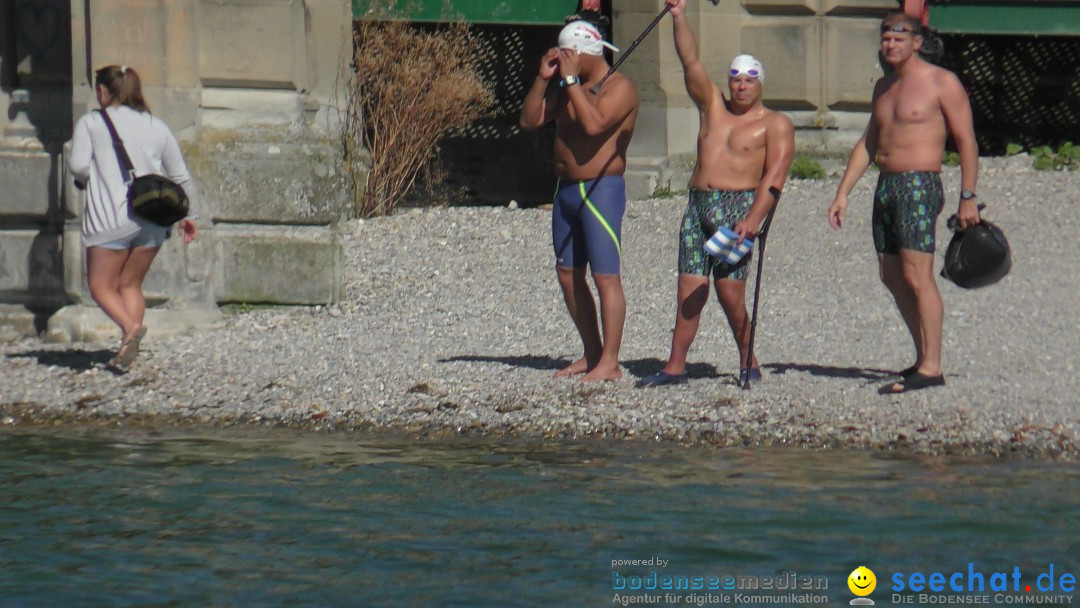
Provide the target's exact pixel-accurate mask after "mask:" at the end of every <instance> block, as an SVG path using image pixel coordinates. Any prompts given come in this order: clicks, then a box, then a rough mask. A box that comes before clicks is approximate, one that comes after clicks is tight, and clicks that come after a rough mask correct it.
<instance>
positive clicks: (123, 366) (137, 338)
mask: <svg viewBox="0 0 1080 608" xmlns="http://www.w3.org/2000/svg"><path fill="white" fill-rule="evenodd" d="M145 335H146V326H145V325H143V326H141V327H139V329H136V330H135V331H134V332H133V333H132V334H131V337H129V338H128V339H127V340H124V342H123V343H122V344H121V345H120V351H119V352H118V353H116V356H115V357H113V358H112V359H110V360H109V362H108V363H107V364H106V365H108V366H109V367H115V368H117V369H119V370H122V371H127V368H128V367H131V364H132V363H134V362H135V357H138V356H139V343H140V342H142V339H143V336H145Z"/></svg>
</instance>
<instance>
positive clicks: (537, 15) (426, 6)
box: [352, 0, 578, 25]
mask: <svg viewBox="0 0 1080 608" xmlns="http://www.w3.org/2000/svg"><path fill="white" fill-rule="evenodd" d="M372 5H375V6H376V7H389V8H390V14H389V15H386V14H380V15H378V16H379V17H380V18H386V17H390V18H402V19H409V20H410V21H427V22H438V21H449V20H453V19H455V18H457V17H461V18H463V19H464V20H465V21H467V22H469V23H507V24H511V23H512V24H530V25H562V24H563V20H564V19H566V16H567V15H571V14H573V13H574V12H575V11H577V7H578V0H526V1H523V0H353V3H352V7H353V18H354V19H363V18H364V17H365V16H367V11H368V7H370V6H372Z"/></svg>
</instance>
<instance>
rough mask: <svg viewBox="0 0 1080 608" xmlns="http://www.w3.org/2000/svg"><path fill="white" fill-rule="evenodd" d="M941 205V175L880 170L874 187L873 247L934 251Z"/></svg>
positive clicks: (887, 251)
mask: <svg viewBox="0 0 1080 608" xmlns="http://www.w3.org/2000/svg"><path fill="white" fill-rule="evenodd" d="M944 205H945V195H944V192H943V191H942V188H941V175H940V174H938V173H932V172H930V171H904V172H903V173H882V174H881V175H880V176H879V177H878V183H877V188H876V189H875V190H874V219H873V229H874V249H875V250H877V252H878V253H883V254H887V255H896V254H898V253H900V250H901V249H910V250H914V251H922V252H924V253H934V231H935V229H936V228H937V217H938V215H939V214H940V213H941V209H942V207H944Z"/></svg>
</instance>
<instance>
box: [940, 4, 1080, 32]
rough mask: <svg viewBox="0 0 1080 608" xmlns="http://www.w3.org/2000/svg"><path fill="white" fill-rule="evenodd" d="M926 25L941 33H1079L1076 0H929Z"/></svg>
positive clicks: (1079, 24)
mask: <svg viewBox="0 0 1080 608" xmlns="http://www.w3.org/2000/svg"><path fill="white" fill-rule="evenodd" d="M930 25H932V26H933V27H936V28H937V29H938V31H939V32H941V33H943V34H1002V35H1020V36H1080V1H1076V0H1027V1H1017V0H1013V1H1005V2H1003V1H1001V0H931V1H930Z"/></svg>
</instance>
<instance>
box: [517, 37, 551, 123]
mask: <svg viewBox="0 0 1080 608" xmlns="http://www.w3.org/2000/svg"><path fill="white" fill-rule="evenodd" d="M558 57H559V49H557V48H553V49H550V50H548V52H547V53H544V56H543V57H541V58H540V69H539V70H538V71H537V73H536V78H534V79H533V83H532V86H531V87H529V92H528V93H526V94H525V101H523V102H522V103H521V117H520V118H519V119H518V125H519V126H520V127H521V129H522V130H523V131H535V130H537V129H539V128H540V127H542V126H544V125H545V124H547V123H548V122H550V121H551V120H552V119H553V118H555V99H556V97H557V96H558V92H557V91H556V90H555V88H554V87H553V86H551V78H552V77H553V76H554V75H555V73H556V70H557V67H558V64H557V63H556V60H557V59H558Z"/></svg>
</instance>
